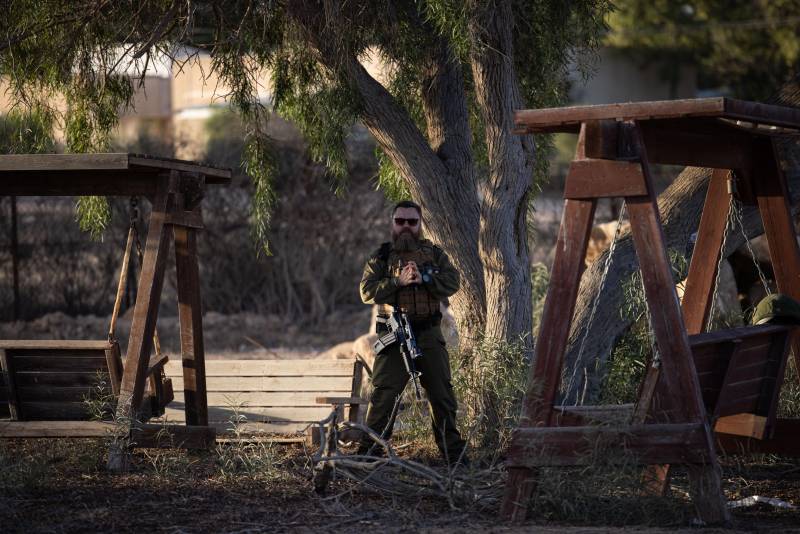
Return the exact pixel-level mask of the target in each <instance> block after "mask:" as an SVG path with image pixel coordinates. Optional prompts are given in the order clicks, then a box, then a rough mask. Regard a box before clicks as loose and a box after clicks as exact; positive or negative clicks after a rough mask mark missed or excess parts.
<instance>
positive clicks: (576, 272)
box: [500, 127, 602, 521]
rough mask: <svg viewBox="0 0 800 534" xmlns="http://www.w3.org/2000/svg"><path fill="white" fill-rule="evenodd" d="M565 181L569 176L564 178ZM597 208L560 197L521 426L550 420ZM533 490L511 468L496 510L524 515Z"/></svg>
mask: <svg viewBox="0 0 800 534" xmlns="http://www.w3.org/2000/svg"><path fill="white" fill-rule="evenodd" d="M585 138H586V129H585V127H584V129H583V130H582V131H581V135H580V136H579V137H578V146H577V149H576V151H575V159H583V158H585V156H586V154H585ZM569 179H570V177H569V175H567V181H569ZM601 179H602V178H601ZM596 207H597V201H596V200H594V199H592V200H573V199H567V200H565V201H564V211H563V214H562V216H561V227H560V228H559V231H558V238H557V240H556V246H555V250H556V252H555V258H554V260H553V269H552V272H551V275H550V285H549V287H548V290H547V297H546V299H545V305H544V311H543V313H542V322H541V326H540V328H539V336H538V338H537V342H536V353H535V355H534V360H533V365H532V366H531V368H530V371H529V376H528V386H527V388H526V390H525V395H524V397H523V400H522V414H521V417H520V422H519V425H520V427H521V428H525V427H528V426H539V425H548V424H551V417H552V415H553V401H554V400H555V396H556V393H557V391H558V388H559V385H560V383H559V382H560V379H561V371H562V369H563V366H564V351H565V349H566V345H567V338H568V336H569V329H570V324H571V322H572V315H573V313H574V311H575V301H576V298H577V295H578V285H579V282H580V276H581V273H582V272H583V269H584V268H585V263H584V258H585V257H586V247H587V245H588V243H589V235H590V233H591V231H592V221H593V220H594V212H595V208H596ZM532 491H533V480H532V474H531V472H530V470H529V469H527V468H524V467H518V468H511V469H509V472H508V478H507V480H506V489H505V495H504V497H503V502H502V504H501V508H500V515H501V517H503V518H505V519H508V520H511V521H518V520H521V519H524V518H525V513H526V509H527V503H528V500H529V499H530V496H531V493H532Z"/></svg>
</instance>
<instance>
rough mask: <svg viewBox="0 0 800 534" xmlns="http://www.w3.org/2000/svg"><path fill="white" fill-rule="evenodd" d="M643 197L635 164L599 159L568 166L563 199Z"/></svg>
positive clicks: (641, 180) (644, 187) (643, 185)
mask: <svg viewBox="0 0 800 534" xmlns="http://www.w3.org/2000/svg"><path fill="white" fill-rule="evenodd" d="M646 194H647V186H646V185H645V183H644V177H643V176H642V168H641V166H640V165H639V164H638V163H630V162H627V161H612V160H603V159H579V160H575V161H573V162H572V163H571V164H570V167H569V179H568V180H567V181H566V183H565V184H564V198H573V199H592V198H616V197H626V196H627V197H630V196H639V195H646Z"/></svg>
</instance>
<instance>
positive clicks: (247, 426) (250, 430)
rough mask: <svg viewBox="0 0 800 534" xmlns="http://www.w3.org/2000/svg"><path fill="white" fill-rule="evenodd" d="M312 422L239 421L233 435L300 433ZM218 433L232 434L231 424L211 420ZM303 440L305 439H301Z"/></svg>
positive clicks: (210, 423)
mask: <svg viewBox="0 0 800 534" xmlns="http://www.w3.org/2000/svg"><path fill="white" fill-rule="evenodd" d="M310 424H312V423H302V422H300V423H297V422H295V423H241V424H238V425H236V432H235V435H246V436H257V435H260V434H283V435H286V434H300V433H301V432H304V431H305V430H306V429H307V428H309V425H310ZM209 426H212V427H214V428H215V429H216V430H217V432H218V433H219V434H228V435H231V434H234V432H233V425H232V424H231V423H230V422H229V421H216V422H215V421H211V422H209ZM303 441H305V439H303Z"/></svg>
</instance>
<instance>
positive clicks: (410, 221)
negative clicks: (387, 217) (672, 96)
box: [394, 217, 419, 226]
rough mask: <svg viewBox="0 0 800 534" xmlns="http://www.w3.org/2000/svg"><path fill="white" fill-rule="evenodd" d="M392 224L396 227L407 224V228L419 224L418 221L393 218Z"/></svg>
mask: <svg viewBox="0 0 800 534" xmlns="http://www.w3.org/2000/svg"><path fill="white" fill-rule="evenodd" d="M394 223H395V224H396V225H397V226H403V225H405V224H408V225H409V226H416V225H417V223H419V219H404V218H403V217H395V218H394Z"/></svg>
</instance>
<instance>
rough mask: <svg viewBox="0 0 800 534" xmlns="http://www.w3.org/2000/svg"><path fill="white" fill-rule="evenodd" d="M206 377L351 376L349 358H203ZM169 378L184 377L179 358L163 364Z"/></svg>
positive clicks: (351, 367) (351, 364) (351, 363)
mask: <svg viewBox="0 0 800 534" xmlns="http://www.w3.org/2000/svg"><path fill="white" fill-rule="evenodd" d="M205 363H206V376H207V377H221V376H342V377H344V376H346V377H352V376H353V361H352V360H315V359H308V360H206V362H205ZM164 371H165V372H166V374H167V376H168V377H170V378H179V377H181V376H183V367H182V364H181V362H180V361H176V360H172V361H170V362H168V363H167V365H165V366H164Z"/></svg>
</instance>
